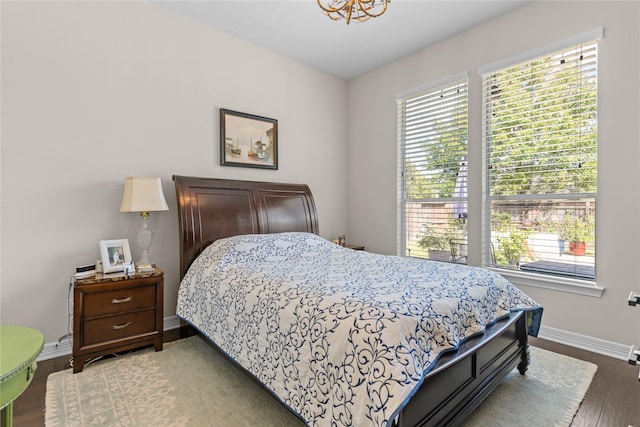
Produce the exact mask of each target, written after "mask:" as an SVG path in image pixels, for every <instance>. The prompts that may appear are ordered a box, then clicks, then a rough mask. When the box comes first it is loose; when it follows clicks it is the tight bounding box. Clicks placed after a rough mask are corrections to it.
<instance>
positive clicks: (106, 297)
mask: <svg viewBox="0 0 640 427" xmlns="http://www.w3.org/2000/svg"><path fill="white" fill-rule="evenodd" d="M155 305H156V286H155V285H150V286H141V287H138V288H124V289H117V290H113V291H107V292H95V293H93V292H92V293H87V294H86V295H85V297H84V313H83V314H84V318H85V319H86V318H89V317H95V316H102V315H105V314H112V313H122V312H123V311H129V310H136V309H140V308H145V307H154V306H155Z"/></svg>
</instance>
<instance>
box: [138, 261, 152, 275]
mask: <svg viewBox="0 0 640 427" xmlns="http://www.w3.org/2000/svg"><path fill="white" fill-rule="evenodd" d="M155 268H156V267H155V265H153V264H145V265H141V264H139V263H138V264H136V271H139V272H141V273H145V272H149V271H153V270H155Z"/></svg>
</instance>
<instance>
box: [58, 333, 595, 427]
mask: <svg viewBox="0 0 640 427" xmlns="http://www.w3.org/2000/svg"><path fill="white" fill-rule="evenodd" d="M531 360H532V364H531V366H530V367H529V370H528V371H527V374H526V375H524V376H523V375H520V374H519V373H518V372H517V370H516V371H514V372H513V373H511V374H510V375H509V376H508V377H507V378H506V379H505V380H504V381H503V383H502V384H501V385H500V386H498V388H497V389H496V390H495V391H494V393H493V394H492V395H491V396H489V398H488V399H487V400H486V401H485V402H483V403H482V405H481V406H480V407H479V408H478V409H477V410H476V411H475V412H474V413H473V414H472V417H471V419H469V420H468V421H467V423H466V424H465V426H497V427H499V426H514V425H522V423H523V422H526V425H527V426H541V427H542V426H544V427H547V426H568V425H570V423H571V420H572V418H573V416H574V414H575V413H576V411H577V409H578V407H579V405H580V402H581V401H582V399H583V397H584V395H585V393H586V391H587V389H588V388H589V384H590V383H591V380H592V378H593V375H594V374H595V371H596V366H595V365H593V364H591V363H587V362H583V361H580V360H576V359H573V358H570V357H567V356H563V355H559V354H556V353H552V352H548V351H545V350H541V349H539V348H535V347H532V348H531ZM507 397H508V399H507ZM507 400H508V401H510V402H521V403H522V404H520V405H518V409H517V411H515V410H514V409H515V406H513V405H509V404H506V405H505V404H504V403H505V401H507ZM525 420H526V421H525ZM45 424H46V426H48V427H57V426H60V427H73V426H139V427H143V426H172V427H173V426H196V427H199V426H213V425H216V426H229V427H242V426H251V427H253V426H263V427H269V426H274V427H276V426H277V427H286V426H295V427H298V426H303V425H304V423H303V422H302V421H301V420H300V419H299V418H297V417H296V416H295V415H293V414H292V413H291V412H290V411H289V410H287V409H286V408H285V407H284V406H283V405H281V404H280V403H279V402H278V401H277V400H276V399H275V398H274V397H273V396H272V395H271V394H270V393H269V392H267V391H266V390H265V389H264V388H262V387H261V386H259V385H258V384H256V383H255V382H254V381H253V380H252V379H251V378H249V377H248V376H247V375H246V374H245V373H244V372H242V371H241V370H240V369H239V368H237V367H236V366H235V365H234V364H233V363H231V362H230V361H229V360H227V359H226V358H225V357H223V356H222V355H220V353H219V352H218V351H216V350H214V349H213V348H212V347H211V345H210V344H208V343H207V342H205V341H204V340H203V339H202V338H200V337H198V336H194V337H191V338H187V339H183V340H179V341H174V342H170V343H167V344H165V346H164V350H163V351H161V352H154V351H153V349H152V348H149V349H145V350H141V351H137V352H132V353H129V354H127V355H123V356H118V357H112V358H108V359H105V360H101V361H97V362H94V363H91V364H89V365H86V366H85V368H84V370H83V371H82V372H81V373H77V374H73V373H72V372H71V370H70V369H67V370H65V371H60V372H56V373H53V374H51V375H49V378H48V379H47V394H46V410H45Z"/></svg>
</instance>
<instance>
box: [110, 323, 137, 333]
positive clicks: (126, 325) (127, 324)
mask: <svg viewBox="0 0 640 427" xmlns="http://www.w3.org/2000/svg"><path fill="white" fill-rule="evenodd" d="M131 325H132V323H131V322H127V323H121V324H119V325H113V326H112V328H113V329H114V330H116V331H117V330H119V329H124V328H128V327H129V326H131Z"/></svg>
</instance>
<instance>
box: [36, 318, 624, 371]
mask: <svg viewBox="0 0 640 427" xmlns="http://www.w3.org/2000/svg"><path fill="white" fill-rule="evenodd" d="M179 327H180V319H179V318H178V317H177V316H170V317H165V318H164V330H165V331H169V330H172V329H176V328H179ZM538 338H542V339H544V340H548V341H553V342H557V343H560V344H566V345H568V346H571V347H576V348H580V349H582V350H587V351H591V352H593V353H598V354H602V355H604V356H609V357H613V358H615V359H620V360H627V358H628V356H629V349H630V346H629V345H625V344H619V343H615V342H611V341H605V340H601V339H599V338H593V337H589V336H587V335H581V334H576V333H574V332H568V331H563V330H562V329H556V328H551V327H549V326H544V325H543V326H541V327H540V333H539V334H538ZM72 349H73V340H72V337H71V336H70V335H69V336H66V337H64V338H63V339H61V340H60V341H59V342H53V343H48V344H45V345H44V349H43V350H42V353H40V357H38V361H41V360H48V359H53V358H56V357H60V356H66V355H70V354H71V352H72Z"/></svg>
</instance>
